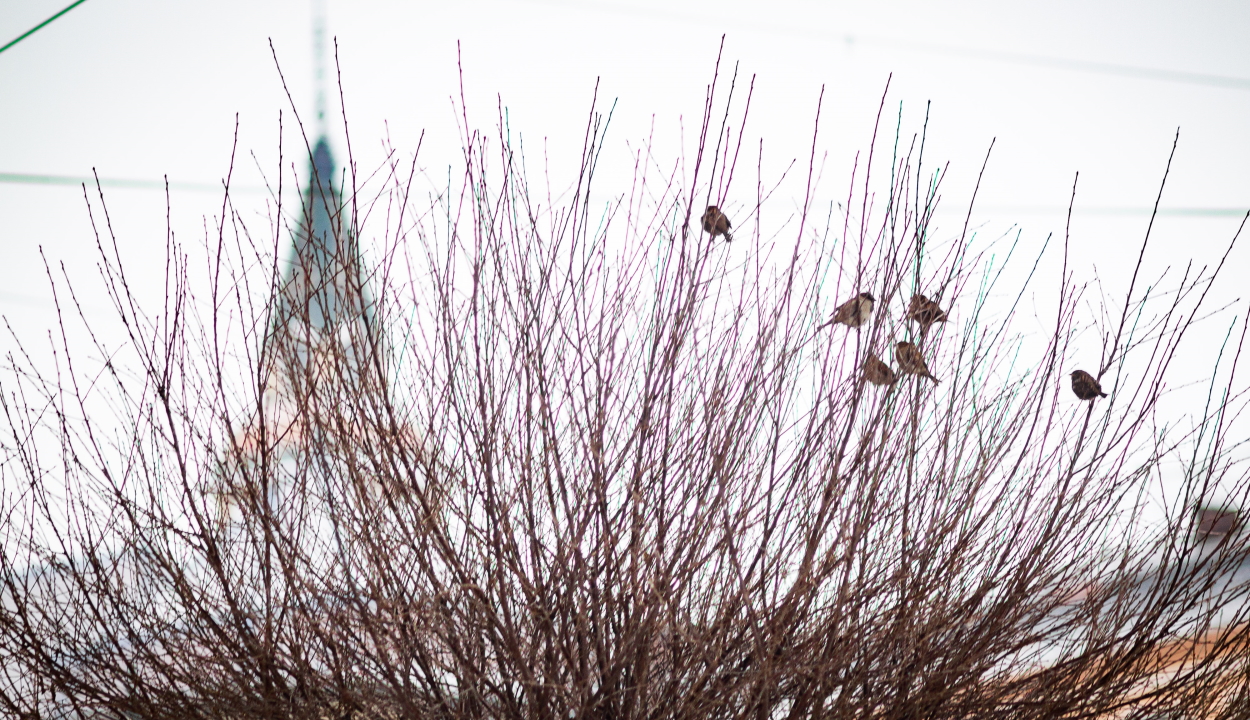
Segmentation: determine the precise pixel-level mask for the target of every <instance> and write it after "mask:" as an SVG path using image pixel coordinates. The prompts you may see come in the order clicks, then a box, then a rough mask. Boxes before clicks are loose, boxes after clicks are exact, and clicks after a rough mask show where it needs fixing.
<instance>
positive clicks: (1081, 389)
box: [1072, 370, 1107, 400]
mask: <svg viewBox="0 0 1250 720" xmlns="http://www.w3.org/2000/svg"><path fill="white" fill-rule="evenodd" d="M1072 392H1074V393H1076V396H1077V397H1079V398H1080V399H1082V400H1094V399H1095V398H1100V397H1107V393H1105V392H1103V391H1102V386H1101V385H1099V384H1098V381H1097V380H1095V379H1094V376H1093V375H1090V374H1089V373H1087V372H1085V371H1084V370H1073V371H1072Z"/></svg>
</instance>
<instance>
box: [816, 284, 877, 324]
mask: <svg viewBox="0 0 1250 720" xmlns="http://www.w3.org/2000/svg"><path fill="white" fill-rule="evenodd" d="M874 302H876V298H874V297H873V296H872V295H871V294H869V293H866V292H862V293H860V294H858V295H856V296H855V297H853V298H851V299H850V300H847V301H846V302H844V303H842V304H841V305H839V306H838V308H837V309H836V310H834V311H833V317H831V318H829V321H828V322H826V323H824V324H822V325H821V326H820V327H818V328H816V329H817V330H820V329H821V328H823V327H826V326H828V325H836V324H840V325H845V326H847V327H852V328H856V329H859V326H860V325H863V324H864V323H866V322H868V319H869V318H871V317H872V305H873V303H874Z"/></svg>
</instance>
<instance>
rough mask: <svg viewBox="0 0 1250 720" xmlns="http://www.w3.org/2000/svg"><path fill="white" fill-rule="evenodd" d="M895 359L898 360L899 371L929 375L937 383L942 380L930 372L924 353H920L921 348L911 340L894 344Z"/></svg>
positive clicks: (922, 375) (923, 375)
mask: <svg viewBox="0 0 1250 720" xmlns="http://www.w3.org/2000/svg"><path fill="white" fill-rule="evenodd" d="M894 359H895V360H897V361H898V369H899V372H902V373H906V374H908V375H919V376H920V377H927V378H929V379H930V380H932V381H933V382H935V383H939V382H941V380H938V379H937V378H935V377H933V375H932V374H931V373H930V372H929V366H928V365H926V364H925V362H924V355H921V354H920V348H918V347H916V346H915V345H913V344H912V343H909V342H901V343H898V344H897V345H895V346H894Z"/></svg>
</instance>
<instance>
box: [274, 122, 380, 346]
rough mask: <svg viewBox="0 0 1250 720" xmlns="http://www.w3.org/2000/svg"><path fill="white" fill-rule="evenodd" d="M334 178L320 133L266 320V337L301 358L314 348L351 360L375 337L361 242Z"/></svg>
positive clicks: (328, 155) (332, 164)
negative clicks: (269, 321) (269, 320)
mask: <svg viewBox="0 0 1250 720" xmlns="http://www.w3.org/2000/svg"><path fill="white" fill-rule="evenodd" d="M334 181H335V167H334V158H333V156H332V155H331V153H330V146H329V143H327V142H326V139H325V138H324V137H322V138H320V139H318V140H317V144H316V146H315V147H314V149H313V153H312V158H311V163H310V168H309V180H308V186H307V188H306V189H305V191H304V193H303V198H302V206H301V212H300V216H299V218H298V225H297V226H296V227H295V230H294V232H293V233H292V241H293V243H292V249H291V255H290V263H289V265H288V266H287V268H286V270H285V272H284V277H283V280H282V284H281V286H280V287H279V289H278V297H277V298H275V303H274V315H273V322H272V324H271V327H270V336H271V340H272V341H276V342H277V343H278V344H279V345H280V346H282V347H284V348H286V349H287V351H288V352H292V351H293V352H294V357H293V358H292V359H293V360H296V361H298V362H300V363H303V362H308V361H310V360H315V358H314V355H317V354H325V353H331V354H336V355H337V354H338V353H342V357H345V358H347V359H348V360H349V361H350V362H351V363H352V364H357V363H359V362H360V361H361V360H362V359H363V357H364V353H366V352H368V351H369V350H371V349H373V348H374V340H376V335H375V333H374V328H373V308H372V299H371V297H370V293H369V287H368V284H367V282H366V280H365V278H364V277H363V276H362V275H361V259H360V249H359V246H358V245H357V242H356V238H355V236H354V235H353V234H352V223H351V218H350V214H349V209H348V208H347V207H345V206H344V204H343V200H342V195H341V193H340V192H339V190H338V188H336V187H335V182H334Z"/></svg>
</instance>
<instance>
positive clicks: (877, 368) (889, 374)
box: [864, 353, 898, 385]
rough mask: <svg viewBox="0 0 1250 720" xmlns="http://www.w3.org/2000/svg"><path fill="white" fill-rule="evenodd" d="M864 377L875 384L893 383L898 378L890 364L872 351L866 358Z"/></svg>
mask: <svg viewBox="0 0 1250 720" xmlns="http://www.w3.org/2000/svg"><path fill="white" fill-rule="evenodd" d="M864 379H865V380H867V381H868V382H870V383H872V384H873V385H893V384H894V383H895V381H897V380H898V378H897V377H896V376H895V375H894V371H893V370H891V369H890V366H889V365H886V364H885V363H884V362H882V361H881V358H879V357H877V356H876V355H873V354H872V353H868V357H866V358H864Z"/></svg>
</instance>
